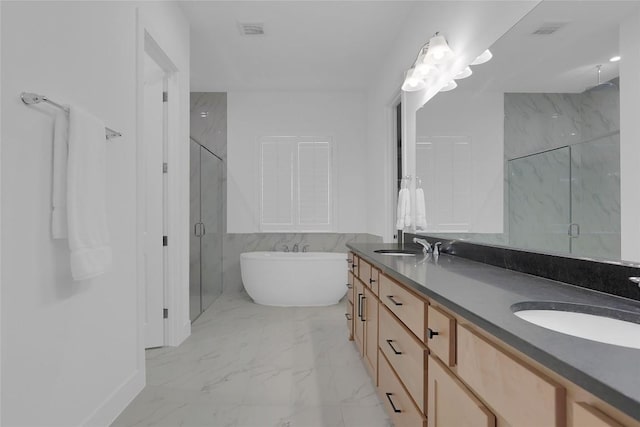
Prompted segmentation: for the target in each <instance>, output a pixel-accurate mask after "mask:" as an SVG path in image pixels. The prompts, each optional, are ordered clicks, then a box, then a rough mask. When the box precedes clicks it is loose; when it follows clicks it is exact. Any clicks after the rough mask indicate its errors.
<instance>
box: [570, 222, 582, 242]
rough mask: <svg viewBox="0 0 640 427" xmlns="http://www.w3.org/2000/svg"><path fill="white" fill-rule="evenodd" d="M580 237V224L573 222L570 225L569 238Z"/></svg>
mask: <svg viewBox="0 0 640 427" xmlns="http://www.w3.org/2000/svg"><path fill="white" fill-rule="evenodd" d="M579 236H580V224H577V223H575V222H572V223H571V224H569V237H572V238H576V237H579Z"/></svg>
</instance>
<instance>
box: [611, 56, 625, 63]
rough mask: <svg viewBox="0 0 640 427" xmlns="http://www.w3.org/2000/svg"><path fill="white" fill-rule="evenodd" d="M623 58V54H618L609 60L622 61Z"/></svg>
mask: <svg viewBox="0 0 640 427" xmlns="http://www.w3.org/2000/svg"><path fill="white" fill-rule="evenodd" d="M621 59H622V57H621V56H619V55H616V56H614V57H612V58H611V59H609V62H618V61H620V60H621Z"/></svg>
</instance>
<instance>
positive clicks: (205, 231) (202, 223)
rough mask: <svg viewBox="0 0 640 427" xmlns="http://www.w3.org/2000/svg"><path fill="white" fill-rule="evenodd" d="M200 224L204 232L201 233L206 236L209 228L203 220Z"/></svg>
mask: <svg viewBox="0 0 640 427" xmlns="http://www.w3.org/2000/svg"><path fill="white" fill-rule="evenodd" d="M200 225H201V226H202V234H201V236H204V235H205V234H207V229H206V228H205V226H204V222H201V223H200Z"/></svg>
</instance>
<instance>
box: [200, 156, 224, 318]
mask: <svg viewBox="0 0 640 427" xmlns="http://www.w3.org/2000/svg"><path fill="white" fill-rule="evenodd" d="M200 168H201V181H200V186H201V187H200V203H201V217H200V221H201V223H202V237H201V239H200V241H201V246H200V249H201V257H202V267H201V271H200V274H201V280H202V311H204V310H206V309H207V308H208V307H209V306H210V305H211V304H212V303H213V301H215V299H216V298H217V297H218V296H220V294H221V293H222V231H223V230H222V215H223V208H224V204H223V198H222V178H223V163H222V160H220V159H219V158H218V157H216V156H215V155H214V154H212V153H211V152H209V151H208V150H207V149H205V148H201V152H200Z"/></svg>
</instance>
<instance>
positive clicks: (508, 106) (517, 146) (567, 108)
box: [505, 81, 620, 259]
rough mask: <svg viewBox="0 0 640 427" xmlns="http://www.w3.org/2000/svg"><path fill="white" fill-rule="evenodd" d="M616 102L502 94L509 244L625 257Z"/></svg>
mask: <svg viewBox="0 0 640 427" xmlns="http://www.w3.org/2000/svg"><path fill="white" fill-rule="evenodd" d="M614 83H616V84H617V81H614ZM619 96H620V92H619V90H618V89H617V87H616V86H611V87H609V88H608V89H604V90H591V91H587V92H584V93H581V94H558V93H556V94H531V93H508V94H505V156H506V158H507V159H508V160H510V161H509V162H508V166H507V169H508V170H506V171H505V172H506V173H505V177H506V178H507V179H508V184H507V185H505V189H506V190H507V191H508V192H509V195H508V196H509V197H508V198H505V200H508V203H506V204H505V209H508V211H507V212H505V218H506V219H507V224H505V230H508V235H509V236H508V240H509V245H510V246H515V247H521V248H529V249H536V250H543V251H551V252H563V253H572V254H575V255H579V256H591V257H601V258H609V259H619V258H620V175H619V171H620V156H619V130H620V110H619V105H620V103H619ZM567 146H571V147H570V148H559V147H567ZM548 150H553V151H548ZM544 151H546V152H544ZM541 152H542V153H541ZM534 153H540V154H534ZM558 168H560V169H558ZM569 223H577V224H580V236H579V237H577V238H569V236H568V227H569Z"/></svg>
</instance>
